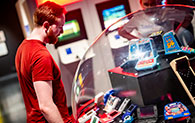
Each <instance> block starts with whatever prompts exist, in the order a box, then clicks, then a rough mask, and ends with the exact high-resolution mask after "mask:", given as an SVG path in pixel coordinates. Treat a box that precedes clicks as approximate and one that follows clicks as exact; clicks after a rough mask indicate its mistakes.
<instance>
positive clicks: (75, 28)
mask: <svg viewBox="0 0 195 123" xmlns="http://www.w3.org/2000/svg"><path fill="white" fill-rule="evenodd" d="M63 31H64V32H63V33H62V34H61V35H60V36H59V37H58V40H59V42H61V41H64V40H68V39H71V38H75V37H78V36H80V27H79V23H78V21H77V20H71V21H67V22H65V24H64V26H63Z"/></svg>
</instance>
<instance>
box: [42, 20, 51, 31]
mask: <svg viewBox="0 0 195 123" xmlns="http://www.w3.org/2000/svg"><path fill="white" fill-rule="evenodd" d="M49 26H50V25H49V22H48V21H45V22H44V23H43V27H44V29H45V32H47V30H48V29H49Z"/></svg>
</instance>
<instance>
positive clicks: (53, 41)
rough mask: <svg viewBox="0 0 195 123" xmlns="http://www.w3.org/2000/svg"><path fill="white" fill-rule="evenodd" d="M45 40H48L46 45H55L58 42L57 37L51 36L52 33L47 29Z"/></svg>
mask: <svg viewBox="0 0 195 123" xmlns="http://www.w3.org/2000/svg"><path fill="white" fill-rule="evenodd" d="M47 38H48V43H49V44H56V43H57V42H58V37H56V36H55V35H54V34H53V31H52V30H51V29H49V30H48V32H47Z"/></svg>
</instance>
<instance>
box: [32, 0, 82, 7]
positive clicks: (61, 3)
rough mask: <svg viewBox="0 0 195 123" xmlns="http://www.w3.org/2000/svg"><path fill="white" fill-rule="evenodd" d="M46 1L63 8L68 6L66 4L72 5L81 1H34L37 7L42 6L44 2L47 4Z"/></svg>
mask: <svg viewBox="0 0 195 123" xmlns="http://www.w3.org/2000/svg"><path fill="white" fill-rule="evenodd" d="M47 1H51V2H54V3H57V4H59V5H61V6H65V5H68V4H73V3H76V2H80V1H82V0H36V3H37V6H39V5H41V4H43V3H44V2H47Z"/></svg>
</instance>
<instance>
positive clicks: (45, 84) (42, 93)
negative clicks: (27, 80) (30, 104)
mask: <svg viewBox="0 0 195 123" xmlns="http://www.w3.org/2000/svg"><path fill="white" fill-rule="evenodd" d="M33 85H34V88H35V92H36V95H37V99H38V103H39V108H40V110H41V112H42V113H43V115H44V117H45V118H46V120H47V121H48V122H49V123H63V119H62V117H61V115H60V112H59V110H58V108H57V106H56V105H55V104H54V102H53V98H52V96H53V91H52V81H36V82H33Z"/></svg>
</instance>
